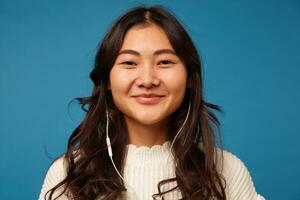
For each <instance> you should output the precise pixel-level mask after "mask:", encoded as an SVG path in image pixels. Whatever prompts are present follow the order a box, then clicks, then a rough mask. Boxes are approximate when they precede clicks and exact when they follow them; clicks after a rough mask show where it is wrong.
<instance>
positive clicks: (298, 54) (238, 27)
mask: <svg viewBox="0 0 300 200" xmlns="http://www.w3.org/2000/svg"><path fill="white" fill-rule="evenodd" d="M85 2H86V3H83V1H58V0H56V1H37V0H36V1H34V0H27V1H13V0H10V1H8V0H2V1H0V125H1V126H0V127H1V128H0V134H1V135H0V137H1V138H0V154H1V156H2V157H1V161H0V199H3V200H5V199H37V198H38V195H39V192H40V189H41V185H42V182H43V179H44V176H45V173H46V171H47V169H48V167H49V165H50V163H51V161H52V160H51V158H54V157H56V156H58V155H59V154H61V153H63V152H64V151H65V149H66V144H67V139H68V137H69V135H70V134H71V132H72V130H73V129H74V128H75V126H76V125H77V124H78V123H79V122H80V120H81V119H82V114H83V113H82V112H81V111H80V108H79V106H77V104H76V103H71V104H70V106H69V107H68V103H69V102H70V101H71V100H72V99H73V98H75V97H78V96H88V95H90V93H91V88H92V82H91V81H90V80H89V77H88V75H89V72H90V71H91V69H92V64H93V59H94V55H95V52H96V49H97V44H98V42H99V41H100V39H101V38H102V36H103V34H104V33H105V32H106V30H107V28H108V26H109V25H110V24H111V23H112V21H113V20H114V19H115V18H116V17H117V16H119V15H120V14H121V13H123V12H124V11H126V10H127V9H128V8H131V7H132V6H137V5H140V4H141V3H143V4H146V5H153V4H162V5H164V6H166V7H168V8H169V9H170V10H171V11H173V12H174V13H175V14H176V16H177V17H178V18H179V19H180V20H181V22H182V23H183V25H184V26H185V27H186V29H187V31H188V32H189V33H190V35H191V37H192V39H193V40H194V42H195V44H196V46H197V48H198V49H199V52H200V55H201V57H202V62H203V66H204V70H203V71H204V87H205V91H204V95H205V97H206V99H207V100H208V101H210V102H213V103H215V104H218V105H220V106H222V108H223V109H224V111H225V114H224V115H220V114H218V116H219V117H220V120H221V122H222V124H223V125H222V134H223V141H224V145H225V148H226V149H227V150H229V151H231V152H233V153H234V154H236V155H237V156H238V157H239V158H240V159H241V160H242V161H243V162H244V163H245V165H246V166H247V167H248V170H249V171H250V173H251V176H252V179H253V181H254V183H255V187H256V190H257V191H258V193H260V194H262V195H263V196H265V197H266V198H267V199H274V200H282V199H287V200H296V199H300V175H299V169H300V150H299V139H300V136H299V129H298V128H299V123H300V117H299V102H300V94H299V91H300V78H299V75H300V65H299V64H300V37H299V35H300V3H299V1H296V0H294V1H293V0H286V1H275V0H273V1H261V0H249V1H236V0H226V1H224V0H223V1H222V0H219V1H215V0H212V1H176V3H175V1H113V0H110V1H85ZM87 2H88V3H87ZM47 155H48V156H47ZM49 157H50V158H49Z"/></svg>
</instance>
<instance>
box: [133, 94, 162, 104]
mask: <svg viewBox="0 0 300 200" xmlns="http://www.w3.org/2000/svg"><path fill="white" fill-rule="evenodd" d="M133 98H134V99H135V100H136V101H137V102H138V103H140V104H145V105H152V104H157V103H159V102H160V101H161V99H162V98H163V96H151V97H143V96H135V97H133Z"/></svg>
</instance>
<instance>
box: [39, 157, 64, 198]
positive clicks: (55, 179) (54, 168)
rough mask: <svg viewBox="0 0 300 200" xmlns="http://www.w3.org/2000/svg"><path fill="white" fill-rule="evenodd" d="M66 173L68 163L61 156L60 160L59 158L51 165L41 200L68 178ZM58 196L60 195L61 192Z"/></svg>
mask: <svg viewBox="0 0 300 200" xmlns="http://www.w3.org/2000/svg"><path fill="white" fill-rule="evenodd" d="M66 172H67V163H66V160H65V157H64V156H60V157H59V158H57V159H56V160H54V161H53V162H52V164H51V165H50V167H49V169H48V171H47V173H46V176H45V179H44V182H43V186H42V189H41V192H40V195H39V199H40V200H42V199H44V196H45V194H46V193H47V192H48V191H49V190H50V189H52V188H53V187H54V186H56V185H57V184H58V183H60V182H61V181H62V180H63V179H64V178H65V177H66V174H67V173H66ZM60 190H62V188H60ZM58 194H60V192H59V193H58ZM47 197H48V194H47ZM59 199H64V197H63V196H62V197H61V198H59Z"/></svg>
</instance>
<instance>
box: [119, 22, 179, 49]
mask: <svg viewBox="0 0 300 200" xmlns="http://www.w3.org/2000/svg"><path fill="white" fill-rule="evenodd" d="M162 48H168V49H173V47H172V45H171V43H170V41H169V39H168V37H167V35H166V33H165V31H164V30H163V29H162V28H161V27H160V26H158V25H156V24H147V25H144V24H143V25H135V26H133V27H131V28H130V29H129V30H128V31H127V33H126V34H125V37H124V40H123V44H122V47H121V49H120V51H122V50H123V49H134V50H136V51H148V50H149V51H151V50H155V49H162Z"/></svg>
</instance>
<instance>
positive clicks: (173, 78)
mask: <svg viewBox="0 0 300 200" xmlns="http://www.w3.org/2000/svg"><path fill="white" fill-rule="evenodd" d="M164 80H165V83H166V84H167V87H168V89H169V91H170V92H171V93H172V94H173V95H174V96H175V97H178V98H182V96H184V93H185V88H186V81H187V73H186V70H185V69H179V70H175V71H172V73H167V74H166V76H165V77H164Z"/></svg>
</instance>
